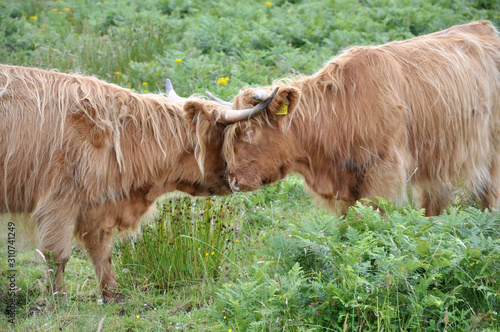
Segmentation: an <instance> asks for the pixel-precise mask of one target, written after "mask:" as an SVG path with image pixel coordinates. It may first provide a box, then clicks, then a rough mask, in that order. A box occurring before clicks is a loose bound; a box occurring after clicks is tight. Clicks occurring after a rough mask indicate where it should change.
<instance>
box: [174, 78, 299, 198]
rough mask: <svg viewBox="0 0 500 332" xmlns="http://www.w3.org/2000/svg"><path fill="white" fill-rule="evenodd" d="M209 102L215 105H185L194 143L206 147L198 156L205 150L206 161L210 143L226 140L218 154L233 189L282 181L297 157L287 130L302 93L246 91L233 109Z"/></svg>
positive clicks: (289, 89) (196, 102)
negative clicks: (195, 141)
mask: <svg viewBox="0 0 500 332" xmlns="http://www.w3.org/2000/svg"><path fill="white" fill-rule="evenodd" d="M212 98H214V100H217V101H216V102H208V101H202V100H188V101H186V102H185V104H184V111H185V113H186V114H187V118H188V121H189V122H190V123H191V125H192V130H193V131H194V132H195V133H196V136H197V139H198V142H200V144H202V145H204V146H201V145H200V151H206V152H205V156H208V151H209V149H210V151H211V149H217V148H218V147H217V145H216V144H212V143H211V141H214V140H216V139H217V137H219V138H221V137H224V142H223V146H222V154H223V156H224V159H225V160H226V163H227V173H228V176H229V179H228V180H229V185H230V186H231V189H232V190H233V191H239V190H245V191H248V190H255V189H257V188H258V187H260V186H261V185H263V184H269V183H273V182H275V181H277V180H280V179H283V178H284V177H285V176H286V174H288V173H289V172H290V171H291V169H292V164H293V161H294V158H295V156H296V154H297V153H296V152H297V151H296V145H295V143H294V142H295V139H294V135H292V134H290V133H289V132H288V128H289V126H290V121H291V117H292V113H293V112H294V111H295V109H296V108H297V105H298V102H299V99H300V91H299V90H298V89H297V88H294V87H280V88H279V89H275V90H274V92H273V91H272V88H267V89H257V90H256V89H247V90H244V91H242V92H241V93H240V94H239V95H238V96H236V98H235V100H234V103H233V104H231V103H226V102H222V101H221V100H220V99H217V98H215V97H213V96H212ZM252 117H253V118H252ZM249 118H252V119H251V120H248V119H249ZM203 142H206V143H203ZM211 153H216V151H212V152H211Z"/></svg>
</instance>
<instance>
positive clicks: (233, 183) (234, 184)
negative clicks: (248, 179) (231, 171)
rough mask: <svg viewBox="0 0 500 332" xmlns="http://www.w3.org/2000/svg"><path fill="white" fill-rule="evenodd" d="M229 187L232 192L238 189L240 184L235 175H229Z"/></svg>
mask: <svg viewBox="0 0 500 332" xmlns="http://www.w3.org/2000/svg"><path fill="white" fill-rule="evenodd" d="M229 187H230V188H231V190H232V191H233V192H237V191H240V184H239V183H238V179H236V177H235V176H231V175H230V176H229Z"/></svg>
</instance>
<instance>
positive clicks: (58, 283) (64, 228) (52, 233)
mask: <svg viewBox="0 0 500 332" xmlns="http://www.w3.org/2000/svg"><path fill="white" fill-rule="evenodd" d="M76 216H77V208H74V207H73V206H72V204H70V203H67V202H52V203H51V202H45V204H43V205H41V206H38V207H37V208H36V209H35V210H34V212H33V213H32V218H33V219H35V220H38V225H39V228H38V238H39V241H40V245H41V251H42V253H43V254H44V255H45V260H46V262H47V266H48V270H47V280H48V287H47V288H48V291H49V294H54V295H55V294H59V295H61V294H64V295H65V294H66V287H65V285H64V269H65V268H66V263H67V262H68V260H69V257H70V256H71V238H72V235H73V232H74V228H75V223H76Z"/></svg>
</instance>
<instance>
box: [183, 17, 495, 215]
mask: <svg viewBox="0 0 500 332" xmlns="http://www.w3.org/2000/svg"><path fill="white" fill-rule="evenodd" d="M277 85H278V91H277V92H276V91H275V93H276V97H275V98H274V100H273V101H272V102H271V103H270V104H269V106H268V107H266V109H265V111H262V112H261V113H260V114H252V115H251V116H253V118H252V119H247V121H232V122H233V123H234V124H231V122H227V121H222V122H223V124H222V125H225V126H226V128H225V133H224V143H223V144H224V146H223V155H224V158H225V159H226V162H227V164H228V168H229V169H228V171H229V183H230V186H231V187H232V189H233V190H234V191H237V190H254V189H256V188H258V187H259V186H261V185H263V184H268V183H272V182H275V181H277V180H280V179H283V178H284V177H285V176H286V175H287V174H288V173H290V172H298V173H300V174H302V175H303V176H304V180H305V183H306V184H307V186H308V187H310V189H312V191H313V192H314V193H316V194H317V195H318V196H319V197H320V198H321V199H322V200H324V201H325V202H326V203H327V205H328V206H330V207H332V208H333V209H334V210H336V211H338V212H340V213H345V212H346V210H347V208H348V207H350V206H352V205H353V204H354V203H355V202H356V201H357V200H360V199H362V198H367V199H369V200H372V201H376V199H377V197H384V198H386V199H389V200H392V201H401V200H402V198H404V196H405V193H406V192H407V191H408V190H407V189H413V191H414V192H415V196H416V197H419V198H418V202H417V203H418V204H419V206H420V207H421V208H424V209H425V213H426V215H428V216H429V215H439V214H440V213H442V211H443V209H444V208H446V207H447V205H448V204H449V202H450V199H451V193H452V191H453V190H454V188H457V187H462V188H465V190H467V191H468V192H470V193H471V194H472V195H473V197H474V198H475V199H477V201H478V202H479V204H480V205H481V206H482V207H483V208H488V209H491V208H498V205H497V204H498V198H499V190H500V38H499V35H498V32H497V30H496V29H495V27H494V26H493V25H492V24H491V23H490V22H488V21H481V22H472V23H470V24H465V25H457V26H454V27H451V28H449V29H447V30H444V31H440V32H435V33H432V34H429V35H424V36H420V37H416V38H413V39H409V40H405V41H395V42H390V43H387V44H384V45H380V46H365V47H353V48H351V49H349V50H346V51H344V52H342V53H341V54H340V55H338V56H336V57H335V58H333V59H332V60H331V61H329V62H328V63H327V64H326V66H324V67H323V68H322V69H321V70H319V71H318V72H317V73H315V74H314V75H312V76H307V77H299V78H295V79H288V80H282V81H280V82H278V83H277ZM273 89H275V87H266V88H261V89H251V88H248V89H244V90H242V91H241V92H240V93H239V94H238V95H237V96H236V97H235V98H234V101H233V103H232V104H229V105H231V107H230V108H231V109H229V107H228V106H227V104H222V105H220V106H219V109H218V110H215V111H214V110H207V109H206V107H205V105H203V104H202V103H199V102H196V101H190V102H187V103H186V104H185V105H184V107H185V109H186V110H187V111H188V112H189V113H191V114H195V115H199V120H198V122H197V126H198V127H199V128H197V130H198V135H199V137H200V138H202V137H205V136H207V135H209V134H210V133H211V132H212V131H213V129H214V128H216V127H217V125H218V126H220V125H221V124H220V123H216V122H217V119H218V118H221V119H224V114H225V113H227V112H232V113H235V112H236V113H237V109H239V108H245V107H250V106H253V105H256V104H258V103H260V102H261V101H262V100H263V99H264V98H266V97H267V96H268V95H269V94H270V92H271V91H272V90H273ZM214 119H215V121H214ZM219 122H220V121H219ZM408 187H409V188H408Z"/></svg>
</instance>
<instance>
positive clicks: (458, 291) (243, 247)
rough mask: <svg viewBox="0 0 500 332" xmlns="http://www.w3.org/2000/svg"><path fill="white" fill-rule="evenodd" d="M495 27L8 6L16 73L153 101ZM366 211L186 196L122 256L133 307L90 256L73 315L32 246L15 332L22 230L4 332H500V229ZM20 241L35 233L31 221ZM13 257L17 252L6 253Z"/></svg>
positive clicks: (348, 15) (369, 3)
mask: <svg viewBox="0 0 500 332" xmlns="http://www.w3.org/2000/svg"><path fill="white" fill-rule="evenodd" d="M480 19H489V20H491V21H492V22H493V23H494V24H495V25H497V26H498V27H500V3H499V2H498V1H496V0H469V1H468V0H442V1H439V0H432V1H424V0H404V1H392V0H362V1H361V0H360V1H346V0H330V1H305V0H304V1H301V0H289V1H284V0H277V1H270V2H266V1H241V2H235V1H229V0H221V1H213V0H208V1H199V0H145V1H133V0H105V1H99V2H94V1H89V0H85V1H68V0H60V1H39V0H26V1H3V2H0V62H1V63H4V64H13V65H23V66H35V67H39V68H44V69H57V70H59V71H62V72H70V73H71V72H78V73H82V74H86V75H96V76H97V77H99V78H102V79H104V80H106V81H108V82H114V83H116V84H119V85H121V86H123V87H128V88H130V89H134V90H136V91H139V92H161V91H163V83H164V80H165V78H167V77H168V78H171V79H172V80H173V83H174V86H175V87H176V90H177V92H178V93H179V94H180V95H184V96H187V95H190V94H192V93H202V92H203V91H205V90H211V91H212V92H214V93H215V94H217V95H219V96H220V97H222V98H225V99H230V98H231V97H232V96H233V95H234V94H235V93H237V92H238V90H239V89H240V88H241V87H243V86H256V85H264V84H270V83H271V82H272V81H273V80H274V79H279V78H283V77H287V76H289V75H293V74H297V73H302V74H312V73H313V72H315V71H316V70H318V69H319V68H321V67H322V65H323V64H324V63H325V62H326V61H328V60H329V59H330V58H332V57H333V56H334V55H335V54H337V53H338V52H339V51H340V50H341V49H342V48H345V47H349V46H351V45H356V44H379V43H384V42H387V41H390V40H401V39H406V38H410V37H413V36H415V35H419V34H425V33H429V32H433V31H437V30H441V29H445V28H447V27H449V26H452V25H454V24H460V23H466V22H469V21H473V20H480ZM379 203H380V204H381V205H382V206H383V207H384V209H385V211H386V213H385V215H381V214H380V213H379V212H378V211H376V210H373V209H372V208H371V207H366V206H363V205H361V204H358V205H356V206H355V207H354V208H353V209H351V210H350V211H349V213H348V215H347V216H346V217H344V218H337V217H334V216H332V215H331V214H329V213H328V212H327V211H325V210H324V209H323V208H322V207H320V206H318V205H316V204H314V203H313V202H311V199H310V197H309V196H308V195H307V194H305V193H304V192H303V189H302V181H301V180H300V179H298V178H296V177H288V178H287V179H286V180H285V181H283V182H281V183H279V184H276V185H274V186H268V187H266V188H262V189H261V190H259V191H256V192H254V193H247V194H237V195H233V196H229V197H224V198H216V197H212V198H207V199H194V198H190V197H186V196H179V195H176V194H174V195H169V196H167V197H166V198H163V199H161V200H160V201H159V202H158V211H157V213H156V214H155V215H154V217H152V218H151V219H152V220H151V221H150V222H149V223H147V224H145V225H144V226H143V228H142V231H141V233H140V234H139V235H137V236H133V237H132V236H130V237H129V236H123V237H122V238H121V239H120V240H118V238H117V241H116V243H115V248H114V253H115V257H114V265H115V266H114V267H115V270H116V272H117V275H118V278H119V282H120V286H121V289H122V290H123V293H124V294H125V295H126V297H127V299H128V301H127V303H125V304H117V303H112V304H101V302H100V301H99V300H98V299H99V297H100V295H99V291H98V287H97V281H96V280H95V275H94V271H93V268H92V265H91V263H90V262H89V261H88V258H87V255H86V253H85V252H84V251H82V250H81V249H79V246H75V247H74V249H73V255H72V257H71V260H70V262H69V263H68V266H67V268H66V277H67V283H68V299H67V301H61V299H57V298H56V299H54V298H50V297H48V296H47V295H46V294H45V293H44V292H43V289H44V284H43V278H44V274H45V266H44V264H43V261H42V259H41V257H40V256H39V255H38V253H37V252H36V251H35V250H33V248H30V247H26V248H24V247H21V242H23V238H22V237H23V236H24V235H23V233H16V234H17V237H16V244H17V247H16V249H17V253H16V264H17V265H18V267H19V268H20V270H19V273H18V274H17V279H16V286H17V287H18V288H19V290H18V292H17V293H16V300H17V312H16V323H15V324H14V325H12V324H10V325H9V324H8V321H7V316H6V315H5V308H6V304H7V300H8V296H7V290H8V287H9V281H8V280H7V272H6V269H5V267H6V266H7V257H6V255H5V253H6V252H7V251H6V249H5V248H6V246H4V245H3V243H6V235H5V234H6V233H7V227H8V226H7V224H8V223H7V222H5V220H8V218H6V217H4V221H3V222H0V227H1V228H0V238H1V240H2V246H0V250H1V254H0V317H1V318H0V330H1V331H6V330H7V331H8V330H13V331H30V330H33V331H35V330H36V331H49V330H58V329H61V330H67V331H73V330H76V331H96V330H100V331H113V330H114V331H163V330H182V331H188V330H189V331H203V330H208V331H235V332H236V331H280V330H281V331H359V330H363V331H382V330H384V331H401V330H403V331H438V330H439V331H445V330H446V331H497V330H500V322H499V315H498V313H499V312H500V216H499V215H498V214H495V215H493V214H491V213H489V212H480V211H478V210H476V209H475V208H474V207H471V206H467V205H466V204H465V205H460V204H455V205H454V206H452V207H451V208H450V209H449V210H448V211H447V212H446V213H445V214H444V215H442V216H439V217H436V218H426V217H423V216H422V213H421V212H420V211H416V210H414V209H412V208H410V207H394V206H392V205H391V204H390V203H389V202H385V201H381V202H379ZM16 227H17V228H18V229H19V228H20V225H18V223H17V221H16ZM4 240H5V241H4Z"/></svg>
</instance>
